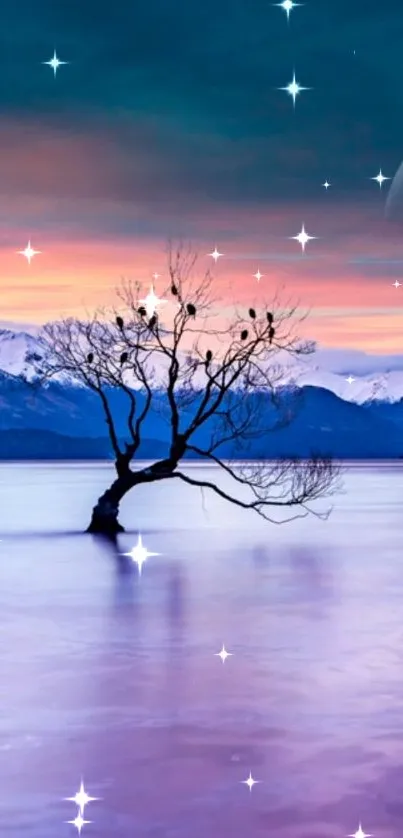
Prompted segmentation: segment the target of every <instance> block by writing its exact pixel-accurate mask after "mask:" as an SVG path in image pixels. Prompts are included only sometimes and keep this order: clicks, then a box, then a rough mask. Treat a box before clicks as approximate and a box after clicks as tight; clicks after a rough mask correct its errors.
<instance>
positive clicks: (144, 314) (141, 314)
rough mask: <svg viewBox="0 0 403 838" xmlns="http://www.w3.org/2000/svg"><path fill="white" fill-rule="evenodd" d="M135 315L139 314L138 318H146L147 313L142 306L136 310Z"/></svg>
mask: <svg viewBox="0 0 403 838" xmlns="http://www.w3.org/2000/svg"><path fill="white" fill-rule="evenodd" d="M137 314H139V315H140V317H145V316H146V314H147V312H146V310H145V308H144V306H140V308H138V309H137Z"/></svg>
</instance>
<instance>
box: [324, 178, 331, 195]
mask: <svg viewBox="0 0 403 838" xmlns="http://www.w3.org/2000/svg"><path fill="white" fill-rule="evenodd" d="M331 185H332V184H331V183H328V181H327V180H325V182H324V183H322V186H324V187H325V189H326V192H327V190H328V189H329V186H331Z"/></svg>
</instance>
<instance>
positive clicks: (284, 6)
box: [273, 0, 303, 20]
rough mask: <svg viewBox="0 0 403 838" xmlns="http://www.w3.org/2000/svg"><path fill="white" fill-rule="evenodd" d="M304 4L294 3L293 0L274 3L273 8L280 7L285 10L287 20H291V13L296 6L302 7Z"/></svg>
mask: <svg viewBox="0 0 403 838" xmlns="http://www.w3.org/2000/svg"><path fill="white" fill-rule="evenodd" d="M302 5H303V3H294V2H293V0H283V2H282V3H273V6H279V7H280V8H281V9H284V11H285V13H286V15H287V20H289V19H290V12H292V10H293V9H295V8H296V6H302Z"/></svg>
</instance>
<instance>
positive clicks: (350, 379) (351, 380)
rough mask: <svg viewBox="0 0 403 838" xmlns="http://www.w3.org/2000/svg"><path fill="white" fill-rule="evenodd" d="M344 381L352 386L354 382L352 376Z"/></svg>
mask: <svg viewBox="0 0 403 838" xmlns="http://www.w3.org/2000/svg"><path fill="white" fill-rule="evenodd" d="M346 381H347V384H352V383H353V381H355V378H353V376H352V375H349V377H348V378H346Z"/></svg>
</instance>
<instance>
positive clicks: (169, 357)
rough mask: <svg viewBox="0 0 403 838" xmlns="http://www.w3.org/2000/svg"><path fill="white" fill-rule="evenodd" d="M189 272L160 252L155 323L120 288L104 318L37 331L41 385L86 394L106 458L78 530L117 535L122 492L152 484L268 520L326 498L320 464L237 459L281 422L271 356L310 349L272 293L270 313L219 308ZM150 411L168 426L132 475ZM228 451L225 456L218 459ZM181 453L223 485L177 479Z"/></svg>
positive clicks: (188, 265) (334, 471)
mask: <svg viewBox="0 0 403 838" xmlns="http://www.w3.org/2000/svg"><path fill="white" fill-rule="evenodd" d="M195 263H196V256H195V255H194V254H193V252H192V250H191V249H188V250H185V249H184V248H183V247H182V246H180V247H178V248H176V249H172V248H169V253H168V270H169V284H168V286H167V288H166V289H165V291H164V292H163V294H162V298H167V299H166V301H165V303H163V304H162V303H161V304H160V306H161V307H163V316H162V314H161V311H160V306H159V305H158V306H157V309H156V310H155V311H154V312H152V311H150V307H149V303H150V301H149V300H147V298H146V299H142V297H143V298H144V288H143V289H141V286H140V285H139V284H138V283H131V282H123V283H122V286H121V288H120V289H119V290H118V292H117V294H118V302H117V306H116V307H115V308H113V309H112V310H111V311H109V312H107V311H105V310H101V311H98V312H97V313H96V314H95V315H94V316H91V317H89V318H87V319H85V320H82V321H81V320H77V319H73V318H69V319H65V320H62V321H59V322H54V323H50V324H47V325H46V326H45V327H44V331H43V336H42V337H43V342H44V345H45V347H46V349H45V356H44V360H42V362H41V372H42V376H44V377H45V378H47V379H48V378H52V377H55V376H57V377H59V378H60V376H62V377H63V376H68V377H69V378H70V379H73V380H74V381H75V382H80V383H81V384H84V385H85V386H86V387H88V388H90V389H91V390H92V391H94V392H95V393H97V395H98V397H99V399H100V401H101V404H102V408H103V412H104V415H105V420H106V423H107V427H108V432H109V437H110V442H111V446H112V449H113V452H114V458H115V468H116V479H115V480H114V481H113V483H112V485H111V486H110V487H109V488H108V489H107V490H106V491H105V492H104V494H103V495H102V496H101V497H100V498H99V500H98V502H97V503H96V505H95V507H94V509H93V512H92V518H91V522H90V525H89V527H88V532H92V533H102V534H104V535H108V536H115V535H116V533H118V532H121V531H122V530H123V528H122V527H121V525H120V524H119V521H118V513H119V504H120V502H121V500H122V498H123V497H124V496H125V495H126V494H127V492H129V490H130V489H132V488H133V487H134V486H138V485H140V484H144V483H152V482H154V481H156V480H162V479H169V480H172V479H174V480H180V481H182V482H183V483H186V484H187V485H189V486H199V487H201V488H202V489H203V488H206V489H210V490H211V491H212V492H214V493H215V494H216V495H218V496H219V497H221V498H224V499H225V500H227V501H230V502H231V503H233V504H236V505H237V506H239V507H242V508H243V509H253V510H254V511H255V512H257V513H258V514H259V515H260V516H262V517H263V518H266V519H267V520H269V521H270V520H273V519H272V517H271V513H272V511H273V510H274V508H276V507H284V506H285V507H296V508H297V513H298V514H299V515H301V514H302V515H304V514H307V513H308V512H313V510H312V509H311V508H310V507H309V504H310V502H312V501H314V500H316V499H317V498H320V497H323V496H326V495H329V494H331V493H332V492H333V491H334V489H335V486H336V480H337V476H338V467H337V466H336V465H335V464H334V463H332V461H331V460H330V459H329V458H326V457H322V456H315V455H314V454H312V456H311V458H310V459H309V460H298V459H296V458H289V459H284V458H282V459H280V460H277V461H275V462H270V461H265V460H264V459H262V460H259V461H258V460H256V443H255V459H254V461H253V462H247V461H248V445H249V444H250V443H251V441H252V440H258V439H260V440H261V442H262V458H264V440H265V437H266V435H267V433H269V431H272V430H273V429H276V428H278V427H280V426H282V425H284V424H285V423H287V422H289V421H290V420H291V419H292V416H293V410H292V409H290V399H289V391H287V392H288V397H287V398H286V399H285V400H284V399H283V398H282V397H281V395H279V394H281V388H280V387H279V385H280V384H281V380H282V377H283V368H282V366H281V363H280V364H279V363H278V356H279V353H282V354H283V355H284V352H286V353H289V354H292V355H301V354H307V353H309V352H311V351H313V346H312V344H309V343H303V342H301V341H300V340H299V339H298V338H297V337H296V336H293V323H294V320H295V313H296V310H295V308H284V307H280V306H279V301H278V299H277V296H276V297H275V299H274V300H273V302H272V305H271V307H270V310H268V308H267V307H263V308H261V307H260V308H259V310H258V309H257V308H249V310H246V311H240V310H238V309H237V308H236V307H232V308H231V309H227V310H223V306H222V304H221V305H220V304H219V302H218V301H217V300H215V299H214V297H213V279H212V276H211V274H210V272H207V273H205V274H204V275H203V276H202V278H201V279H200V278H199V279H197V278H196V279H195V275H194V268H195ZM226 312H227V314H226ZM228 312H229V314H228ZM116 388H117V389H118V390H119V391H120V392H121V393H123V394H124V396H125V399H126V404H127V410H126V415H125V422H126V428H127V434H126V440H122V439H121V438H119V433H118V430H117V423H116V415H114V412H113V409H112V406H111V393H112V390H113V389H116ZM161 392H163V394H164V398H163V400H162V401H161ZM270 407H271V408H272V409H271V410H270ZM153 409H157V410H160V411H162V414H163V416H164V418H165V419H166V421H167V423H168V427H169V445H168V449H167V456H166V457H164V458H163V459H159V460H157V461H156V462H154V463H153V464H152V465H151V466H147V467H140V468H137V470H135V469H133V468H132V467H131V466H132V462H133V460H134V459H135V457H136V455H137V456H138V452H139V448H140V444H141V441H142V439H143V438H144V423H145V421H146V418H147V416H149V414H150V411H152V410H153ZM273 417H274V418H273ZM269 418H270V421H269ZM203 435H204V436H203ZM206 439H207V442H206ZM229 449H231V458H228V456H227V457H225V452H226V451H227V452H228V450H229ZM187 453H189V454H191V455H192V456H194V457H197V458H200V459H201V460H203V461H204V462H209V463H214V464H215V465H216V466H218V467H219V469H220V471H221V473H222V474H223V475H225V481H226V483H228V482H229V484H230V488H229V489H228V488H226V486H225V487H222V486H221V485H219V482H218V480H216V479H215V478H214V477H212V479H211V480H205V479H201V478H200V477H198V476H197V472H194V471H193V470H192V473H191V475H189V474H188V473H185V471H183V470H181V469H180V466H181V467H182V469H183V460H184V457H185V455H186V454H187ZM218 473H219V472H218V471H217V475H218ZM245 493H246V494H245ZM314 514H318V513H314ZM288 520H289V519H288Z"/></svg>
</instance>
